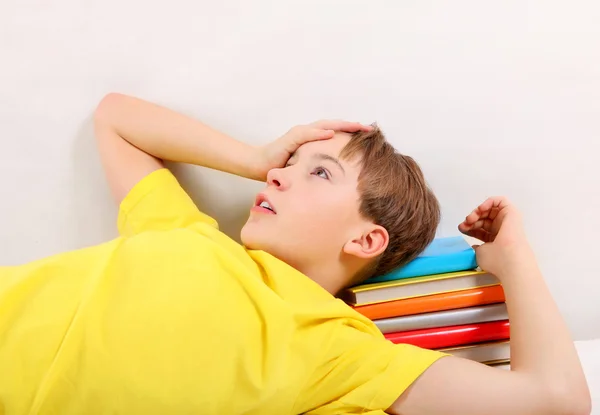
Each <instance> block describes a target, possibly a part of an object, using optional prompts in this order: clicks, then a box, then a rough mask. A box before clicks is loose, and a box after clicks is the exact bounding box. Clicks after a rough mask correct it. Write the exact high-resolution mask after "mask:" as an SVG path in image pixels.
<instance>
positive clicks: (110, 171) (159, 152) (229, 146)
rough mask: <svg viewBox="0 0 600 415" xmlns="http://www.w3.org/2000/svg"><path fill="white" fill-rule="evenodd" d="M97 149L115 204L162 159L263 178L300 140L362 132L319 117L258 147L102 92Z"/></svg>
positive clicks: (97, 114)
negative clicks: (338, 133) (321, 119)
mask: <svg viewBox="0 0 600 415" xmlns="http://www.w3.org/2000/svg"><path fill="white" fill-rule="evenodd" d="M94 125H95V133H96V138H97V141H98V148H99V151H100V155H101V158H102V163H103V165H104V169H105V170H106V175H107V178H108V181H109V184H110V187H111V190H112V193H113V195H114V197H115V199H116V200H117V202H120V201H121V200H122V199H123V198H124V197H125V195H126V194H127V193H128V192H129V190H131V188H132V187H133V186H134V185H135V184H136V183H137V182H138V181H139V180H141V179H142V178H143V177H144V176H146V175H147V174H149V173H151V172H152V171H154V170H156V169H159V168H161V167H163V164H162V160H169V161H176V162H184V163H191V164H197V165H200V166H204V167H208V168H211V169H216V170H221V171H224V172H227V173H232V174H236V175H239V176H242V177H247V178H250V179H256V180H264V178H265V176H266V174H267V172H268V170H270V169H272V168H274V167H281V166H283V165H284V164H285V163H286V161H287V159H288V158H289V156H290V154H292V153H293V152H294V151H295V150H296V149H297V148H298V147H299V146H301V145H302V144H304V143H306V142H309V141H313V140H323V139H328V138H331V137H333V134H334V130H339V131H346V132H355V131H359V130H365V131H368V130H369V129H370V128H371V127H370V126H364V125H361V124H359V123H352V122H346V121H339V120H334V121H319V122H316V123H313V124H310V125H307V126H297V127H294V128H292V129H291V130H290V131H289V132H288V133H287V134H285V135H284V136H282V137H281V138H279V139H278V140H275V141H274V142H273V143H271V144H268V145H266V146H264V147H254V146H251V145H249V144H246V143H243V142H241V141H237V140H235V139H234V138H232V137H230V136H228V135H226V134H223V133H222V132H219V131H217V130H214V129H212V128H211V127H209V126H207V125H205V124H203V123H201V122H200V121H197V120H195V119H193V118H190V117H187V116H185V115H182V114H179V113H177V112H175V111H172V110H170V109H168V108H164V107H161V106H159V105H156V104H153V103H150V102H147V101H143V100H141V99H138V98H134V97H130V96H126V95H121V94H115V93H112V94H108V95H107V96H106V97H104V99H102V101H101V102H100V104H99V105H98V108H97V109H96V112H95V117H94Z"/></svg>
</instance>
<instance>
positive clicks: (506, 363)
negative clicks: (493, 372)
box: [485, 359, 510, 370]
mask: <svg viewBox="0 0 600 415" xmlns="http://www.w3.org/2000/svg"><path fill="white" fill-rule="evenodd" d="M485 364H486V365H488V366H492V367H495V368H498V369H504V370H510V359H499V360H492V361H491V362H485Z"/></svg>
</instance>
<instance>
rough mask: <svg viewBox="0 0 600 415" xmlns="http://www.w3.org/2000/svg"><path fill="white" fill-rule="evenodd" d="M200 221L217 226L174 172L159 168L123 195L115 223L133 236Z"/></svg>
mask: <svg viewBox="0 0 600 415" xmlns="http://www.w3.org/2000/svg"><path fill="white" fill-rule="evenodd" d="M199 222H201V223H205V224H207V225H209V226H212V227H214V228H217V227H218V224H217V222H216V221H215V220H214V219H213V218H211V217H210V216H208V215H206V214H204V213H202V212H200V210H199V209H198V207H197V206H196V205H195V203H194V202H193V201H192V199H191V198H190V197H189V195H188V194H187V193H186V192H185V190H183V188H182V187H181V185H180V184H179V182H178V181H177V179H176V178H175V176H174V175H173V173H171V171H169V170H168V169H166V168H162V169H158V170H155V171H153V172H152V173H150V174H148V175H147V176H145V177H144V178H143V179H141V180H140V181H139V182H138V183H137V184H136V185H135V186H134V187H133V188H132V189H131V190H130V191H129V193H128V194H127V195H126V196H125V198H124V199H123V201H122V202H121V205H120V206H119V217H118V222H117V225H118V229H119V233H120V234H121V235H122V236H133V235H136V234H138V233H140V232H144V231H148V230H169V229H175V228H184V227H187V226H190V225H191V224H194V223H199Z"/></svg>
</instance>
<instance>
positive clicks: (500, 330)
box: [385, 320, 510, 349]
mask: <svg viewBox="0 0 600 415" xmlns="http://www.w3.org/2000/svg"><path fill="white" fill-rule="evenodd" d="M385 338H386V339H388V340H390V341H391V342H392V343H396V344H398V343H406V344H412V345H415V346H418V347H422V348H424V349H441V348H443V347H452V346H461V345H464V344H470V343H479V342H488V341H493V340H506V339H510V323H509V321H508V320H501V321H492V322H488V323H475V324H465V325H462V326H448V327H438V328H434V329H422V330H410V331H402V332H397V333H388V334H385Z"/></svg>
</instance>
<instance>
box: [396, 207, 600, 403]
mask: <svg viewBox="0 0 600 415" xmlns="http://www.w3.org/2000/svg"><path fill="white" fill-rule="evenodd" d="M459 229H461V231H463V232H464V233H466V234H468V235H471V236H474V237H477V238H478V239H481V240H482V241H485V242H486V243H484V244H483V245H481V246H479V247H476V252H477V260H478V263H479V265H480V266H481V267H482V268H483V269H486V270H487V271H489V272H492V273H493V274H495V275H497V276H498V278H499V279H500V280H501V282H502V285H503V287H504V291H505V295H506V304H507V307H508V313H509V318H510V322H511V371H503V370H498V369H495V368H491V367H488V366H485V365H482V364H479V363H476V362H472V361H468V360H464V359H459V358H454V357H445V358H442V359H440V360H438V361H437V362H436V363H434V364H433V365H432V366H431V367H430V368H429V369H428V370H427V371H425V373H423V375H422V376H421V377H420V378H419V379H417V380H416V381H415V382H414V383H413V385H411V387H410V388H409V389H407V390H406V391H405V393H404V394H403V395H402V396H400V398H398V400H396V402H395V403H394V405H393V406H392V407H391V408H390V409H389V412H390V413H392V414H402V415H412V414H415V415H417V414H419V415H437V414H440V415H454V414H456V415H475V414H486V415H505V414H511V415H521V414H523V415H525V414H543V415H553V414H557V415H558V414H572V415H586V414H589V413H590V411H591V408H590V406H591V402H590V400H591V399H590V395H589V390H588V387H587V384H586V380H585V377H584V374H583V371H582V368H581V364H580V362H579V358H578V355H577V351H576V349H575V347H574V345H573V341H572V339H571V337H570V335H569V330H568V328H567V326H566V324H565V322H564V320H563V318H562V317H561V315H560V312H559V310H558V307H557V306H556V304H555V303H554V301H553V299H552V297H551V295H550V292H549V291H548V288H547V287H546V284H545V283H544V280H543V277H542V274H541V272H540V270H539V268H538V266H537V264H536V261H535V258H534V255H533V253H532V251H531V249H530V247H529V245H528V244H527V242H526V240H525V236H524V232H523V229H522V225H521V223H520V218H519V214H518V212H516V210H515V209H514V207H513V206H511V205H510V204H509V203H508V202H507V201H506V200H505V199H503V198H494V199H488V200H487V201H486V202H484V203H483V204H482V205H481V206H480V207H479V208H478V209H476V210H475V211H474V212H473V213H471V215H469V216H468V217H467V218H466V220H465V222H464V223H463V224H461V225H460V227H459Z"/></svg>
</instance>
